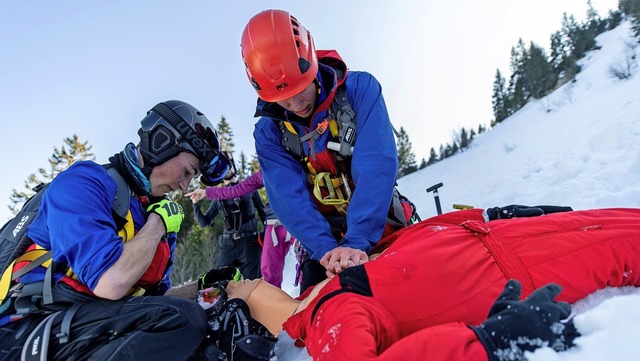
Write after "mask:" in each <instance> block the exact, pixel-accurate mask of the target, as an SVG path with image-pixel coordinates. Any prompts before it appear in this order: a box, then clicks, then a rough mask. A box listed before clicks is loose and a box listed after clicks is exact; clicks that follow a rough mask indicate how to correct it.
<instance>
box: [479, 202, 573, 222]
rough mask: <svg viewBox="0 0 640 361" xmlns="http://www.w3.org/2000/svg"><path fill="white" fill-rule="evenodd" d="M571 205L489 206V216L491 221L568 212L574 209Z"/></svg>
mask: <svg viewBox="0 0 640 361" xmlns="http://www.w3.org/2000/svg"><path fill="white" fill-rule="evenodd" d="M572 210H573V209H572V208H571V207H564V206H522V205H519V204H512V205H510V206H506V207H493V208H487V210H486V211H485V212H487V218H488V219H489V221H495V220H496V219H507V218H518V217H535V216H541V215H543V214H549V213H557V212H568V211H572Z"/></svg>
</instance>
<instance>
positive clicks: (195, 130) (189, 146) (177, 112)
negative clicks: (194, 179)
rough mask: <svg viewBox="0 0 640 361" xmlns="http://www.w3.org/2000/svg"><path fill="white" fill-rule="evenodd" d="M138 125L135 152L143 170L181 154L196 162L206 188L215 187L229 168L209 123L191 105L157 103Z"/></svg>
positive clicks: (176, 101) (181, 102) (172, 101)
mask: <svg viewBox="0 0 640 361" xmlns="http://www.w3.org/2000/svg"><path fill="white" fill-rule="evenodd" d="M140 123H141V127H140V129H139V130H138V135H139V136H140V145H139V149H140V153H141V154H142V159H143V160H144V167H145V168H147V167H149V168H153V167H155V166H157V165H160V164H162V163H164V162H166V161H167V160H169V159H171V158H173V157H175V156H177V155H178V154H179V153H180V152H184V151H187V152H190V153H192V154H193V155H195V156H196V157H198V159H199V160H200V173H202V176H201V178H200V180H201V181H202V183H204V184H206V185H214V184H217V183H219V182H220V181H221V180H222V179H223V178H224V176H225V175H226V174H227V172H228V171H229V169H230V168H231V162H230V161H229V159H227V157H226V156H225V155H224V154H222V153H221V152H220V144H219V143H218V135H217V134H216V131H215V129H214V128H213V126H212V125H211V122H210V121H209V119H207V117H206V116H205V115H204V114H203V113H202V112H201V111H199V110H198V109H196V107H194V106H193V105H191V104H188V103H185V102H183V101H179V100H167V101H165V102H162V103H158V104H157V105H156V106H154V107H153V108H152V109H151V110H149V111H148V112H147V116H146V117H144V119H142V121H141V122H140Z"/></svg>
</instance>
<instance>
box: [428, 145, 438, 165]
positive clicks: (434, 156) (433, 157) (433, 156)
mask: <svg viewBox="0 0 640 361" xmlns="http://www.w3.org/2000/svg"><path fill="white" fill-rule="evenodd" d="M438 160H439V159H438V154H436V150H435V149H433V147H431V150H430V151H429V160H428V161H427V165H432V164H433V163H436V162H437V161H438Z"/></svg>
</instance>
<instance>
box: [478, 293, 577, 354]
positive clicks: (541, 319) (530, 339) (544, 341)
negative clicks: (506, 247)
mask: <svg viewBox="0 0 640 361" xmlns="http://www.w3.org/2000/svg"><path fill="white" fill-rule="evenodd" d="M561 290H562V288H561V287H560V286H558V285H556V284H553V283H550V284H548V285H546V286H544V287H542V288H539V289H537V290H536V291H534V292H533V293H532V294H531V295H529V297H527V299H526V300H524V301H518V299H519V298H520V293H521V291H522V287H521V285H520V282H518V281H516V280H510V281H509V282H507V285H506V286H505V288H504V290H503V291H502V293H501V294H500V296H499V297H498V299H497V300H496V302H495V303H494V304H493V306H491V310H490V311H489V317H488V318H487V320H486V321H484V322H483V323H482V324H481V325H480V326H478V327H471V329H472V330H473V331H474V332H475V333H476V335H477V336H478V339H479V340H480V342H482V345H483V346H484V348H485V349H486V350H487V354H488V355H489V360H490V361H500V360H524V352H525V351H533V350H535V349H537V348H539V347H545V346H548V347H551V348H553V349H554V350H555V351H564V350H566V349H568V348H569V347H571V346H573V340H574V339H575V338H576V337H578V336H580V334H579V333H578V331H577V330H576V328H575V326H574V324H573V319H569V320H566V319H567V317H569V315H570V314H571V306H569V304H568V303H566V302H554V301H553V300H554V299H555V298H556V296H557V295H558V294H559V293H560V291H561Z"/></svg>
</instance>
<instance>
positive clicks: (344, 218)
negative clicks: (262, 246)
mask: <svg viewBox="0 0 640 361" xmlns="http://www.w3.org/2000/svg"><path fill="white" fill-rule="evenodd" d="M241 46H242V57H243V60H244V63H245V66H246V72H247V76H248V78H249V81H250V83H251V84H252V85H253V87H254V89H255V90H256V92H257V94H258V96H259V99H258V104H257V109H256V116H260V117H261V118H260V119H259V120H258V122H257V124H256V126H255V130H254V133H253V135H254V138H255V145H256V151H257V154H258V159H259V161H260V166H261V169H262V172H263V177H264V183H265V188H266V191H267V196H268V198H269V199H270V200H271V206H272V208H273V210H274V211H275V213H276V214H277V216H278V218H279V219H280V221H281V222H282V224H283V225H284V226H285V227H286V228H287V229H288V230H289V231H290V232H291V234H293V235H294V236H295V237H296V238H298V239H299V240H300V242H301V243H302V245H303V246H304V248H305V249H306V251H307V253H308V254H307V257H306V258H307V259H306V260H305V261H303V263H302V266H301V268H302V285H301V291H304V289H306V288H307V287H309V286H311V285H313V284H315V283H317V282H319V281H321V280H322V279H324V278H325V277H326V276H329V277H331V276H332V275H334V274H337V273H339V272H341V271H342V270H344V269H346V268H347V267H351V266H354V265H359V264H362V263H364V262H366V261H367V260H368V258H367V253H368V252H370V251H371V250H372V249H373V248H374V246H375V245H376V243H377V242H378V240H380V238H381V237H382V236H383V230H385V224H387V223H388V222H387V217H388V216H389V217H390V218H391V217H393V216H394V214H393V213H394V212H393V209H394V207H392V206H391V205H392V200H393V199H394V186H395V180H396V175H397V169H398V156H397V151H396V146H395V140H394V138H393V127H392V125H391V122H390V120H389V115H388V113H387V109H386V106H385V102H384V99H383V97H382V92H381V86H380V84H379V83H378V81H377V80H376V79H375V78H374V77H373V76H372V75H371V74H369V73H366V72H357V71H347V66H346V65H345V63H344V62H343V61H342V59H341V58H340V56H339V55H338V54H337V53H336V52H335V51H316V49H315V46H314V43H313V38H312V37H311V34H310V33H309V32H308V31H307V30H306V29H305V28H304V27H303V26H302V25H301V24H300V22H298V20H297V19H296V18H295V17H293V16H291V15H290V14H289V13H288V12H286V11H282V10H266V11H263V12H261V13H259V14H257V15H255V16H254V17H253V18H252V19H251V20H250V21H249V23H248V24H247V26H246V27H245V29H244V32H243V34H242V41H241ZM354 113H355V114H354ZM390 208H391V209H392V211H391V212H390ZM395 209H396V210H397V209H398V208H395ZM400 213H405V212H400ZM404 216H405V214H402V215H400V214H395V218H396V219H400V220H404V222H400V223H402V224H401V226H404V225H406V223H407V219H406V217H404ZM325 273H326V274H325Z"/></svg>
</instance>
